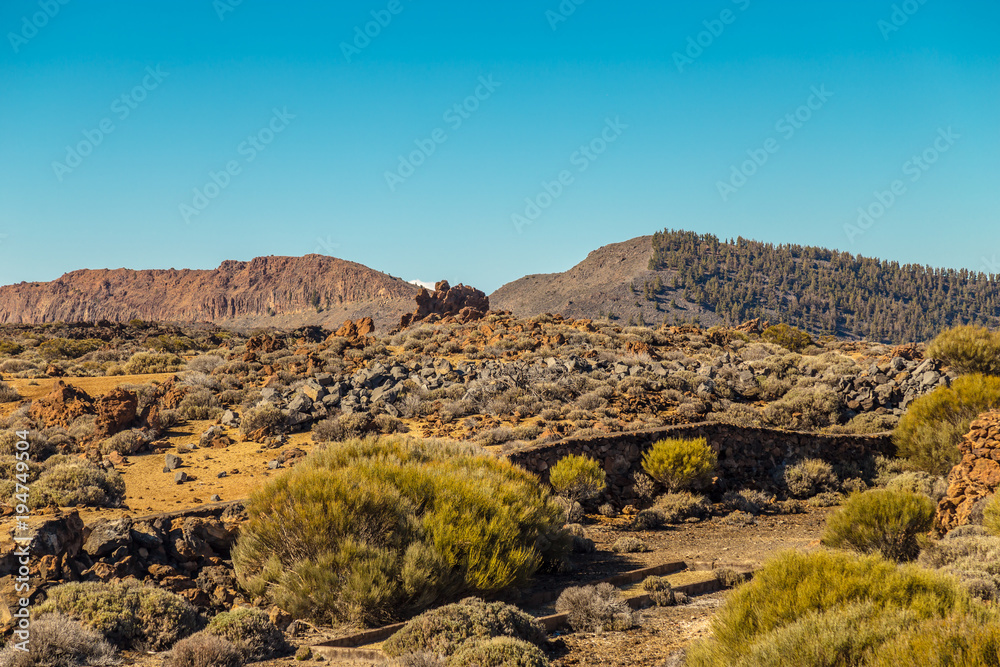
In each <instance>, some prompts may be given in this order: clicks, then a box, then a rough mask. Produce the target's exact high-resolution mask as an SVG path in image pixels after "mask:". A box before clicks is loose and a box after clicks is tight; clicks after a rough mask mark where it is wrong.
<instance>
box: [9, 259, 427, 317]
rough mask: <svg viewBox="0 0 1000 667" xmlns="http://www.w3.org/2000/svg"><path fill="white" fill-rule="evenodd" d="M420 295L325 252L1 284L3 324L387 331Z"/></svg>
mask: <svg viewBox="0 0 1000 667" xmlns="http://www.w3.org/2000/svg"><path fill="white" fill-rule="evenodd" d="M418 291H419V288H418V287H416V286H415V285H411V284H409V283H407V282H406V281H404V280H401V279H399V278H394V277H392V276H390V275H388V274H385V273H382V272H380V271H376V270H374V269H370V268H368V267H366V266H364V265H362V264H358V263H355V262H349V261H346V260H342V259H337V258H336V257H326V256H324V255H306V256H304V257H275V256H270V257H257V258H255V259H252V260H250V261H248V262H241V261H234V260H227V261H224V262H222V264H220V265H219V267H218V268H216V269H208V270H198V269H180V270H178V269H154V270H131V269H94V270H91V269H83V270H79V271H72V272H70V273H67V274H65V275H63V276H62V277H60V278H58V279H56V280H53V281H51V282H43V283H20V284H17V285H7V286H4V287H0V323H17V324H21V323H27V324H38V323H44V322H58V321H62V322H76V321H100V320H108V321H112V322H127V321H130V320H133V319H142V320H153V321H161V322H200V321H211V322H215V323H217V324H229V325H234V326H246V327H254V326H269V325H270V326H276V327H281V328H284V327H295V326H302V325H305V324H324V325H328V326H329V325H332V326H336V325H339V324H341V323H343V321H344V320H346V319H355V318H357V317H362V316H368V317H372V318H373V319H374V320H375V323H376V324H377V325H378V326H379V327H380V328H382V327H390V326H394V325H396V324H398V322H399V318H400V317H401V316H402V315H403V314H404V313H406V312H409V311H411V310H412V309H413V298H414V296H415V295H416V293H417V292H418Z"/></svg>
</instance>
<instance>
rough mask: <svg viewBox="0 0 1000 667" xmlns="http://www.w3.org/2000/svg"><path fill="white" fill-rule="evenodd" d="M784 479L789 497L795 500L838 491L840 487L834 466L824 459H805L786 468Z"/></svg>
mask: <svg viewBox="0 0 1000 667" xmlns="http://www.w3.org/2000/svg"><path fill="white" fill-rule="evenodd" d="M782 478H783V479H784V482H785V488H786V489H788V495H790V496H792V497H793V498H809V497H811V496H814V495H816V494H817V493H823V492H825V491H836V490H837V489H838V488H839V486H840V484H839V482H838V480H837V475H836V474H835V473H834V472H833V466H831V465H830V464H829V463H827V462H826V461H824V460H822V459H805V460H804V461H800V462H799V463H796V464H794V465H790V466H785V470H784V473H783V474H782Z"/></svg>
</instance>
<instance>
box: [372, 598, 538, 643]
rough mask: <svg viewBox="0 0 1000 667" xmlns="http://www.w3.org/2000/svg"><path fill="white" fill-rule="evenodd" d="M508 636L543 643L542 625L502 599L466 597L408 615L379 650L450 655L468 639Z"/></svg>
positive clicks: (476, 639) (479, 639) (478, 639)
mask: <svg viewBox="0 0 1000 667" xmlns="http://www.w3.org/2000/svg"><path fill="white" fill-rule="evenodd" d="M497 637H507V638H510V639H516V640H520V641H524V642H528V643H530V644H532V645H534V646H536V647H542V646H546V645H547V644H548V637H547V636H546V634H545V629H544V628H543V627H542V626H541V624H539V623H538V621H536V620H535V619H534V618H533V617H532V616H530V615H528V614H526V613H524V612H523V611H521V610H520V609H518V608H517V607H514V606H512V605H509V604H504V603H503V602H484V601H483V600H481V599H479V598H474V597H473V598H466V599H464V600H462V601H461V602H457V603H454V604H448V605H445V606H443V607H438V608H437V609H432V610H431V611H426V612H424V613H422V614H420V615H419V616H417V617H415V618H413V619H411V620H410V621H408V622H407V623H406V625H404V626H403V628H402V629H401V630H400V631H399V632H397V633H396V634H394V635H393V636H392V637H390V638H389V639H387V640H386V641H385V642H384V643H383V645H382V650H383V651H385V653H386V655H388V656H389V657H399V656H403V655H407V654H412V653H429V654H433V655H442V656H446V657H447V656H451V655H453V654H454V653H456V652H457V651H459V650H460V649H461V648H462V646H463V645H465V644H466V643H467V642H470V641H481V640H484V639H493V638H497Z"/></svg>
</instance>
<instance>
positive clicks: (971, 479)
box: [935, 410, 1000, 533]
mask: <svg viewBox="0 0 1000 667" xmlns="http://www.w3.org/2000/svg"><path fill="white" fill-rule="evenodd" d="M958 450H959V451H960V452H961V453H962V460H961V461H959V462H958V465H956V466H955V467H954V468H952V469H951V473H949V474H948V493H947V494H946V495H945V497H944V498H942V499H941V502H940V503H939V504H938V511H937V517H936V519H935V525H936V526H937V529H938V530H939V531H940V532H942V533H945V532H948V531H949V530H951V529H952V528H955V527H957V526H962V525H965V524H967V523H972V520H971V519H972V516H973V514H974V512H975V511H976V510H977V509H978V507H981V504H982V503H981V502H980V501H982V500H983V499H985V498H986V497H988V496H991V495H992V494H993V493H994V492H995V491H996V490H997V487H1000V410H995V411H992V412H987V413H985V414H982V415H980V416H979V418H978V419H976V420H975V421H974V422H972V426H971V427H970V429H969V432H968V433H967V434H965V437H963V438H962V442H960V443H959V445H958Z"/></svg>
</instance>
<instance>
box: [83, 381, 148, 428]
mask: <svg viewBox="0 0 1000 667" xmlns="http://www.w3.org/2000/svg"><path fill="white" fill-rule="evenodd" d="M138 404H139V401H138V399H137V398H136V396H135V394H133V393H132V392H130V391H126V390H125V389H122V388H121V387H116V388H114V389H112V390H111V391H109V392H108V393H107V394H105V395H104V396H101V397H100V398H99V399H97V401H96V402H95V403H94V408H95V409H96V411H97V418H96V419H95V420H94V425H95V426H96V427H97V435H98V437H102V438H106V437H108V436H111V435H114V434H115V433H118V432H119V431H124V430H125V429H126V428H130V427H132V426H134V425H135V424H136V417H137V415H136V408H137V407H138Z"/></svg>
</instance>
